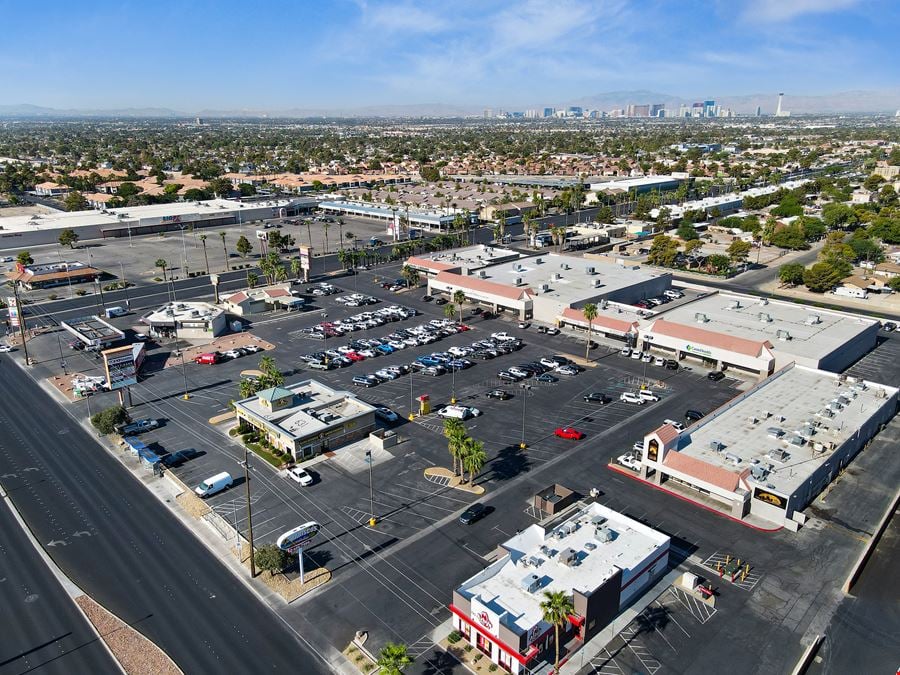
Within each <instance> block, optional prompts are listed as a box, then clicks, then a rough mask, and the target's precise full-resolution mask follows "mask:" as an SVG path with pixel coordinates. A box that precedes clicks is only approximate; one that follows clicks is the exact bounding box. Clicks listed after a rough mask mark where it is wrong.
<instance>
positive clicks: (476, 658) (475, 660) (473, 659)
mask: <svg viewBox="0 0 900 675" xmlns="http://www.w3.org/2000/svg"><path fill="white" fill-rule="evenodd" d="M482 656H484V654H476V655H475V656H473V657H472V661H474V662H475V663H478V662H479V661H481V657H482Z"/></svg>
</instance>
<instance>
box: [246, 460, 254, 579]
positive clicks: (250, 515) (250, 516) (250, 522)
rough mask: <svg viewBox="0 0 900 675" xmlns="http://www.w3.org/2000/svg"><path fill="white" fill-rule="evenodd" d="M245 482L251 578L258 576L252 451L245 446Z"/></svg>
mask: <svg viewBox="0 0 900 675" xmlns="http://www.w3.org/2000/svg"><path fill="white" fill-rule="evenodd" d="M244 484H245V485H246V486H247V536H248V538H249V540H250V578H251V579H253V578H255V577H256V561H255V560H254V559H253V512H252V510H251V507H250V453H249V451H248V450H247V448H246V447H245V448H244Z"/></svg>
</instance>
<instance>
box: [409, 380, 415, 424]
mask: <svg viewBox="0 0 900 675" xmlns="http://www.w3.org/2000/svg"><path fill="white" fill-rule="evenodd" d="M412 376H413V369H412V368H410V369H409V421H410V422H411V421H412V420H413V419H415V411H414V410H413V378H412Z"/></svg>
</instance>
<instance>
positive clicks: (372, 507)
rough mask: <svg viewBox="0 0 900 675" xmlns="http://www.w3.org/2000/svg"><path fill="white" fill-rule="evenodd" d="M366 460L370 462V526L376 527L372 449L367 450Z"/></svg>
mask: <svg viewBox="0 0 900 675" xmlns="http://www.w3.org/2000/svg"><path fill="white" fill-rule="evenodd" d="M366 461H367V462H368V463H369V527H375V523H376V522H377V519H376V518H375V483H374V482H373V481H372V464H373V463H374V462H373V461H372V450H371V449H369V450H366Z"/></svg>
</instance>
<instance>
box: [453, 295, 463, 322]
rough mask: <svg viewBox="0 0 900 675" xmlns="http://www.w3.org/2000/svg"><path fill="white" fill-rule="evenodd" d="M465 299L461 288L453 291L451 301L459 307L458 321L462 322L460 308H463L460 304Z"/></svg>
mask: <svg viewBox="0 0 900 675" xmlns="http://www.w3.org/2000/svg"><path fill="white" fill-rule="evenodd" d="M465 301H466V294H465V293H464V292H463V291H461V290H458V291H454V293H453V302H455V303H456V306H457V307H459V322H460V323H462V309H463V308H462V306H463V303H464V302H465Z"/></svg>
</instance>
